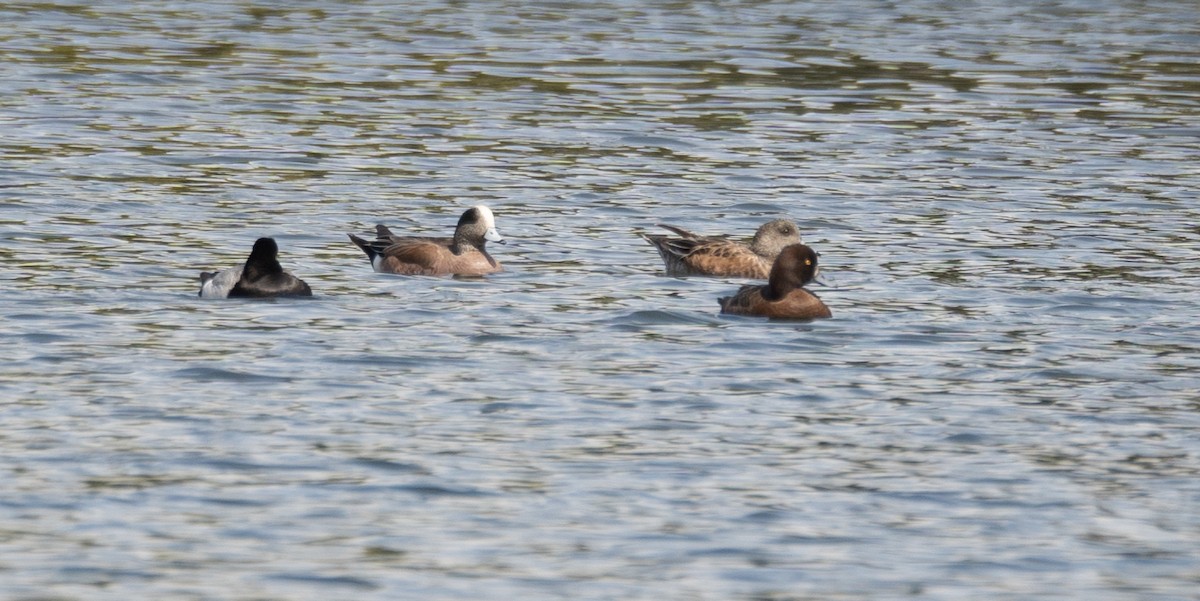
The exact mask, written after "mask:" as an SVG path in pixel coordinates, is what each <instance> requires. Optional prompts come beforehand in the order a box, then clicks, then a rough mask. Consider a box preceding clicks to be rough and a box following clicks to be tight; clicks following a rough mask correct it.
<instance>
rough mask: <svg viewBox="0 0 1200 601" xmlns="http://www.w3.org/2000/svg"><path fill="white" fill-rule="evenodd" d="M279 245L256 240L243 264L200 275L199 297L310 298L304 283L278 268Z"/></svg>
mask: <svg viewBox="0 0 1200 601" xmlns="http://www.w3.org/2000/svg"><path fill="white" fill-rule="evenodd" d="M278 256H279V246H278V245H276V244H275V240H274V239H272V238H259V239H258V240H255V241H254V248H253V249H251V250H250V256H249V257H248V258H247V259H246V264H245V265H242V266H240V267H230V268H229V269H222V270H221V271H217V272H204V273H201V274H200V297H201V298H267V297H273V296H312V289H311V288H309V287H308V284H306V283H304V280H301V279H300V278H298V277H296V276H294V275H292V274H290V273H288V272H286V271H284V270H283V267H281V266H280V265H279V260H278Z"/></svg>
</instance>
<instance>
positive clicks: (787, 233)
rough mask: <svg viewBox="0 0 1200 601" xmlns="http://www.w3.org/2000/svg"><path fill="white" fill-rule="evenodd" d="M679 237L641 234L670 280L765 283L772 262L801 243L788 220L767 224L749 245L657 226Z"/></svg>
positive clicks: (797, 233)
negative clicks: (702, 278) (709, 277)
mask: <svg viewBox="0 0 1200 601" xmlns="http://www.w3.org/2000/svg"><path fill="white" fill-rule="evenodd" d="M658 226H659V227H661V228H663V229H666V230H670V231H672V232H674V233H676V234H678V235H679V236H680V237H679V238H673V237H670V236H666V235H660V234H642V237H643V238H645V239H646V241H647V242H649V243H650V244H652V245H653V246H654V248H656V249H658V254H659V255H662V259H663V263H664V264H665V265H666V268H667V275H669V276H688V275H714V276H724V277H737V278H755V279H760V280H763V279H766V278H767V276H768V275H769V274H770V272H771V262H772V261H774V260H775V257H777V256H779V251H781V250H783V247H785V246H787V245H789V244H797V243H799V242H800V229H799V228H797V227H796V224H795V223H793V222H791V221H789V220H787V219H776V220H774V221H768V222H767V223H764V224H763V225H762V226H760V227H759V228H758V231H757V232H755V233H754V238H752V239H751V240H750V243H749V244H745V243H742V242H737V241H735V240H730V239H729V238H727V237H725V236H700V235H697V234H693V233H692V232H689V231H687V230H685V229H683V228H681V227H676V226H673V225H666V224H663V223H660V224H658Z"/></svg>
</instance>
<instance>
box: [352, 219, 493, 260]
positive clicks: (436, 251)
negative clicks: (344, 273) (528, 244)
mask: <svg viewBox="0 0 1200 601" xmlns="http://www.w3.org/2000/svg"><path fill="white" fill-rule="evenodd" d="M375 234H376V236H375V240H372V241H367V240H364V239H362V238H359V237H358V236H355V235H354V234H349V236H350V240H351V241H352V242H354V243H355V244H356V245H358V247H359V248H361V249H362V251H363V252H364V253H367V258H368V259H370V260H371V267H373V268H374V269H375V271H377V272H379V273H398V274H403V275H460V276H482V275H485V274H489V273H495V272H497V271H500V263H499V262H497V261H496V260H495V259H493V258H492V256H491V255H489V254H488V253H487V250H486V249H485V248H484V247H485V245H486V244H487V242H488V241H489V240H490V241H492V242H499V243H500V244H504V243H505V241H504V238H503V237H502V236H500V233H499V232H497V231H496V218H495V216H493V215H492V211H491V209H489V208H487V207H485V206H483V205H478V206H474V207H471V208H469V209H467V210H466V212H464V213H463V214H462V217H460V218H459V219H458V226H457V227H455V228H454V237H453V238H433V237H417V236H397V235H395V234H393V233H392V232H391V230H389V229H388V228H387V227H386V226H384V225H377V226H375Z"/></svg>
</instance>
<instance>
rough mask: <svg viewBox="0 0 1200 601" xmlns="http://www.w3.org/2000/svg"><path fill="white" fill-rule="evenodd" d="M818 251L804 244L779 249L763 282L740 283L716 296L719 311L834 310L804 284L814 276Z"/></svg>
mask: <svg viewBox="0 0 1200 601" xmlns="http://www.w3.org/2000/svg"><path fill="white" fill-rule="evenodd" d="M818 256H819V255H818V254H817V252H816V251H815V250H813V249H812V248H811V247H809V246H807V245H804V244H792V245H791V246H788V247H786V248H784V249H783V251H781V252H780V253H779V257H778V258H776V259H775V263H774V265H772V267H771V275H770V278H769V279H768V281H767V284H766V285H753V284H750V285H746V286H742V287H741V288H740V289H739V290H738V291H737V292H736V293H735V294H734V295H733V296H726V297H723V298H720V299H717V302H718V303H720V304H721V313H725V314H729V315H752V316H757V317H770V318H773V319H817V318H824V317H833V312H832V311H830V310H829V307H828V306H826V305H825V303H824V302H823V301H821V299H820V298H817V295H815V294H813V293H811V292H809V291H808V290H805V289H804V288H803V286H804V285H805V284H807V283H809V282H812V281H813V280H815V279H816V277H817V273H818V272H819V271H820V268H819V267H818V266H817V257H818Z"/></svg>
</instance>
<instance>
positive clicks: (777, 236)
mask: <svg viewBox="0 0 1200 601" xmlns="http://www.w3.org/2000/svg"><path fill="white" fill-rule="evenodd" d="M799 243H800V228H798V227H796V224H795V223H793V222H791V221H789V220H787V219H776V220H774V221H768V222H767V223H764V224H762V226H761V227H759V228H758V231H757V232H755V233H754V239H753V240H751V241H750V249H751V250H753V251H754V252H755V254H758V255H760V256H763V257H775V256H777V255H778V254H779V253H780V251H782V250H783V248H784V247H785V246H787V245H789V244H799Z"/></svg>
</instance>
